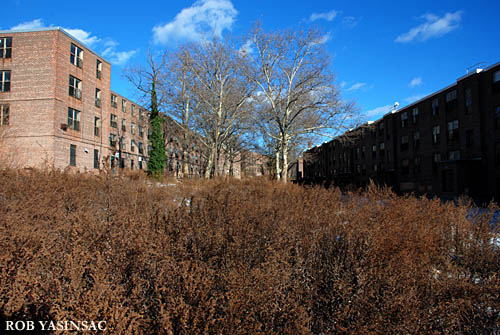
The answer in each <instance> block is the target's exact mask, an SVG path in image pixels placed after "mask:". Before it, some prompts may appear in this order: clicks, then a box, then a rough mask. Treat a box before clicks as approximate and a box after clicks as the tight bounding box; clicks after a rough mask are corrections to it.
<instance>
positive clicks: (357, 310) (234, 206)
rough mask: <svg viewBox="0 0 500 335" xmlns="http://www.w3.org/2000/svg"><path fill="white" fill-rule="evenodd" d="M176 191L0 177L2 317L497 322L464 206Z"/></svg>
mask: <svg viewBox="0 0 500 335" xmlns="http://www.w3.org/2000/svg"><path fill="white" fill-rule="evenodd" d="M187 186H189V187H187ZM187 186H186V185H177V186H173V185H161V184H156V182H149V181H148V180H146V179H144V178H141V177H139V176H137V175H136V176H134V178H115V177H111V176H108V175H102V176H88V175H72V174H67V173H60V172H46V171H25V172H19V171H13V170H4V171H0V246H1V249H0V264H1V271H0V312H1V315H2V318H4V319H5V318H7V319H9V320H56V321H57V320H106V321H107V327H108V330H107V331H106V333H108V334H456V333H463V334H471V333H481V331H484V330H492V329H494V327H495V326H496V327H498V326H499V313H500V297H499V295H500V287H499V286H500V272H499V269H500V246H499V245H498V244H495V243H492V242H494V241H495V240H494V239H493V238H494V235H493V233H494V232H492V230H491V227H490V225H489V224H488V221H489V220H490V217H489V215H486V214H484V215H483V216H476V217H475V218H474V219H471V218H469V219H467V218H466V217H467V214H468V213H469V212H470V205H469V204H467V203H466V202H463V203H462V204H460V205H458V206H457V205H454V204H452V203H447V204H442V203H441V202H439V201H438V200H427V199H417V198H414V197H397V196H395V195H394V194H392V193H391V192H389V191H387V190H384V189H378V188H376V187H371V188H369V189H368V190H367V191H366V192H364V193H359V194H348V195H345V194H342V193H341V192H339V191H338V190H331V189H330V190H326V189H323V188H309V189H307V188H302V187H299V186H296V185H283V184H280V183H273V182H269V181H267V180H263V179H254V180H244V181H227V180H214V181H207V182H202V183H201V182H200V183H198V184H191V185H187ZM491 209H495V208H493V207H492V208H491ZM469 216H470V215H469ZM497 233H498V231H497ZM497 236H498V235H497Z"/></svg>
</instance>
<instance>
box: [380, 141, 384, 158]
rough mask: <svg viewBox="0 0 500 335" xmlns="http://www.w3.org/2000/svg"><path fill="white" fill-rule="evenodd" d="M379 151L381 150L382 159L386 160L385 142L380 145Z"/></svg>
mask: <svg viewBox="0 0 500 335" xmlns="http://www.w3.org/2000/svg"><path fill="white" fill-rule="evenodd" d="M379 150H380V158H381V159H384V154H385V143H384V142H382V143H380V144H379Z"/></svg>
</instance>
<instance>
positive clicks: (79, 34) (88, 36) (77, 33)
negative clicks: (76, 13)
mask: <svg viewBox="0 0 500 335" xmlns="http://www.w3.org/2000/svg"><path fill="white" fill-rule="evenodd" d="M63 29H64V30H66V31H67V32H68V33H69V34H70V35H72V36H74V37H75V38H76V39H77V40H79V41H81V42H83V43H84V44H86V45H87V46H89V47H91V46H93V45H94V44H95V43H97V42H99V41H100V39H99V38H98V37H96V36H92V33H89V32H87V31H85V30H82V29H69V28H63Z"/></svg>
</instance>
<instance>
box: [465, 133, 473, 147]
mask: <svg viewBox="0 0 500 335" xmlns="http://www.w3.org/2000/svg"><path fill="white" fill-rule="evenodd" d="M473 144H474V130H473V129H467V131H466V132H465V145H466V146H468V147H472V145H473Z"/></svg>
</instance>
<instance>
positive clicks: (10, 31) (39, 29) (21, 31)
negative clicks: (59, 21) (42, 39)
mask: <svg viewBox="0 0 500 335" xmlns="http://www.w3.org/2000/svg"><path fill="white" fill-rule="evenodd" d="M39 31H61V32H63V33H64V34H66V35H67V36H68V37H69V38H71V39H72V40H74V41H76V42H78V43H79V44H81V45H83V46H84V47H85V48H86V49H87V50H88V51H90V52H91V53H93V54H94V55H96V56H97V57H99V58H101V59H102V60H103V61H105V62H106V63H108V64H110V65H111V63H110V62H109V61H108V60H107V59H106V58H104V57H103V56H101V55H100V54H98V53H97V52H95V51H94V50H92V48H90V47H89V46H88V45H87V44H85V43H83V42H82V41H80V40H79V39H78V38H76V37H75V36H73V35H71V34H70V33H68V31H66V30H65V29H64V28H63V27H59V26H56V27H46V28H36V29H19V30H0V34H16V33H34V32H39Z"/></svg>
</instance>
